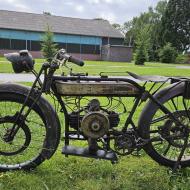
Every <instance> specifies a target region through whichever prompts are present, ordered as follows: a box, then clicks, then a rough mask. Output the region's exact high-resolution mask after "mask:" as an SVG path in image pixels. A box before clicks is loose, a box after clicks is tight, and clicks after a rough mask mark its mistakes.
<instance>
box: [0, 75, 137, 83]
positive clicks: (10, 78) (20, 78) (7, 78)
mask: <svg viewBox="0 0 190 190" xmlns="http://www.w3.org/2000/svg"><path fill="white" fill-rule="evenodd" d="M115 77H120V78H128V79H133V78H132V77H130V76H115ZM42 79H43V76H42ZM34 80H35V76H34V75H33V74H14V73H0V82H33V81H34ZM133 80H134V81H136V82H140V81H139V80H136V79H133Z"/></svg>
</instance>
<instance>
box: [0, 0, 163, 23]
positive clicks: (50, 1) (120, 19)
mask: <svg viewBox="0 0 190 190" xmlns="http://www.w3.org/2000/svg"><path fill="white" fill-rule="evenodd" d="M158 1H159V0H0V10H12V11H23V12H31V13H40V14H41V13H43V12H44V11H45V12H50V13H51V14H53V15H56V16H66V17H77V18H87V19H93V18H103V19H106V20H109V21H110V22H111V23H119V24H123V23H124V22H126V21H129V20H131V19H132V18H133V17H134V16H138V15H140V13H142V12H145V11H147V10H148V7H150V6H152V7H155V6H156V4H157V2H158Z"/></svg>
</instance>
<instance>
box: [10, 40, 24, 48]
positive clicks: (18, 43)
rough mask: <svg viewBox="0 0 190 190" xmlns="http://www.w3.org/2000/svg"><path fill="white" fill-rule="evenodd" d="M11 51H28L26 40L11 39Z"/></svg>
mask: <svg viewBox="0 0 190 190" xmlns="http://www.w3.org/2000/svg"><path fill="white" fill-rule="evenodd" d="M11 49H15V50H22V49H26V40H15V39H11Z"/></svg>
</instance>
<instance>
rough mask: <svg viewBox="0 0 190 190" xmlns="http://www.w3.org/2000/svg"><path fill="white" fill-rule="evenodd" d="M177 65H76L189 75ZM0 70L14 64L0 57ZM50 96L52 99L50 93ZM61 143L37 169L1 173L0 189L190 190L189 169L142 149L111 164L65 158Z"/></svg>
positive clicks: (92, 71) (92, 70) (8, 69)
mask: <svg viewBox="0 0 190 190" xmlns="http://www.w3.org/2000/svg"><path fill="white" fill-rule="evenodd" d="M41 62H42V60H37V64H36V66H35V67H36V70H39V68H40V66H41ZM116 66H117V67H116ZM176 66H177V65H175V64H161V63H146V65H145V66H135V65H134V64H133V63H112V62H95V61H86V66H84V67H83V68H80V67H77V66H74V67H73V68H74V71H76V72H79V71H80V72H86V71H87V72H89V74H90V75H95V74H98V73H99V72H101V71H106V72H113V71H118V72H121V71H131V72H135V73H137V74H142V75H164V76H189V74H190V70H189V69H178V68H176ZM0 72H1V73H2V72H4V73H8V72H12V68H11V64H9V63H7V62H6V61H5V60H4V58H0ZM58 73H61V71H59V72H58ZM118 75H119V74H118ZM120 75H124V74H122V73H121V74H120ZM25 84H26V85H31V83H25ZM48 99H49V100H50V101H52V100H51V99H50V98H49V97H48ZM129 104H131V101H129ZM129 107H130V105H129ZM142 107H143V105H142V106H141V107H140V109H139V111H138V112H137V114H136V117H135V118H136V122H137V120H138V115H139V114H140V112H141V110H142ZM0 109H3V108H0ZM2 111H3V110H2ZM60 116H61V115H60ZM63 128H64V127H62V134H63ZM62 146H63V141H61V142H60V146H59V148H58V150H57V152H56V154H55V155H54V156H53V157H52V158H51V159H50V160H47V161H45V162H44V163H43V164H42V165H40V166H39V167H37V168H36V169H35V170H34V171H31V172H24V171H16V172H6V173H0V190H17V189H18V190H25V189H27V190H33V189H35V190H43V189H44V190H71V189H72V190H169V189H171V190H182V189H186V190H188V189H189V186H190V169H188V168H187V169H183V170H181V171H179V172H178V173H176V174H172V173H171V170H170V169H168V168H166V167H162V166H159V165H158V164H157V163H155V162H154V161H153V160H152V159H151V158H149V157H148V156H147V155H146V154H145V153H144V152H143V151H142V152H141V156H140V157H136V156H126V157H122V158H121V159H120V160H119V163H118V164H115V165H112V164H111V163H110V162H109V161H103V160H94V159H86V158H80V157H73V156H69V157H68V158H65V157H64V156H63V155H62V154H61V148H62Z"/></svg>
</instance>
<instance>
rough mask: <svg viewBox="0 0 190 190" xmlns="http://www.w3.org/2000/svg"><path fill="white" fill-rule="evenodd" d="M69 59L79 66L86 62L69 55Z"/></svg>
mask: <svg viewBox="0 0 190 190" xmlns="http://www.w3.org/2000/svg"><path fill="white" fill-rule="evenodd" d="M68 61H69V62H71V63H74V64H76V65H78V66H81V67H82V66H83V65H84V62H83V61H82V60H80V59H77V58H75V57H72V56H70V57H69V59H68Z"/></svg>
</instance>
